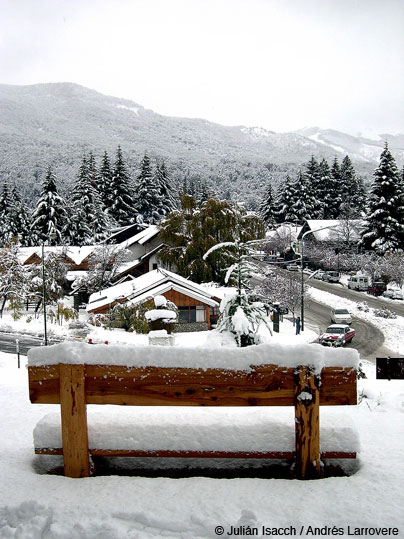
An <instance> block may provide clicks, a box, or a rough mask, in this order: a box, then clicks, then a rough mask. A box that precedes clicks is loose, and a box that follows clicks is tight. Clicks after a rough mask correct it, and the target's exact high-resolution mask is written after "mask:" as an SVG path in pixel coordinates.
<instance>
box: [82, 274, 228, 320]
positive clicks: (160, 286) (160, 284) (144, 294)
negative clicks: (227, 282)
mask: <svg viewBox="0 0 404 539" xmlns="http://www.w3.org/2000/svg"><path fill="white" fill-rule="evenodd" d="M168 290H176V291H178V292H181V293H182V294H185V295H187V296H190V297H193V298H195V299H197V300H199V301H201V302H203V303H206V304H207V305H211V306H212V307H216V306H218V303H217V301H215V300H214V299H212V295H211V294H210V293H209V292H207V291H206V290H205V289H204V288H202V286H200V285H199V284H197V283H194V282H193V281H189V280H188V279H185V278H184V277H181V276H180V275H177V274H176V273H173V272H171V271H168V270H166V269H162V268H158V269H156V270H153V271H149V272H148V273H145V274H144V275H141V276H140V277H137V278H136V279H133V280H132V281H127V282H123V283H121V284H118V285H115V286H111V287H109V288H106V289H104V290H101V291H100V292H95V293H94V294H91V296H90V298H89V302H88V306H87V311H88V312H91V311H93V310H95V309H100V308H101V307H105V306H108V305H112V304H113V303H116V302H117V301H120V300H123V299H126V300H128V301H130V302H131V303H142V302H143V301H145V300H146V299H148V298H153V297H154V296H157V295H160V294H162V293H163V292H167V291H168Z"/></svg>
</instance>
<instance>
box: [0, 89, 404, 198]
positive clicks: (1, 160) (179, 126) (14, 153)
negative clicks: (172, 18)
mask: <svg viewBox="0 0 404 539" xmlns="http://www.w3.org/2000/svg"><path fill="white" fill-rule="evenodd" d="M313 129H314V130H313ZM313 129H309V130H302V131H299V132H294V133H274V132H272V131H267V130H265V129H262V128H247V127H243V126H237V127H225V126H222V125H219V124H215V123H212V122H208V121H206V120H202V119H187V118H175V117H167V116H162V115H159V114H157V113H155V112H153V111H151V110H147V109H145V108H144V107H142V106H141V105H139V104H137V103H135V102H133V101H128V100H125V99H119V98H115V97H110V96H105V95H102V94H100V93H98V92H96V91H94V90H90V89H87V88H84V87H82V86H79V85H76V84H72V83H57V84H37V85H32V86H12V85H0V180H3V181H4V180H8V181H11V182H14V181H15V182H16V183H17V185H18V186H19V187H20V188H21V190H22V191H23V193H24V194H25V196H26V197H27V198H31V199H32V198H33V197H35V196H36V194H37V192H38V186H39V181H40V178H41V176H42V174H43V173H44V171H45V170H46V167H47V166H48V165H49V164H52V165H53V167H54V170H55V172H56V174H57V178H58V181H59V184H60V186H61V190H62V191H63V190H64V189H66V187H67V186H68V185H69V184H70V183H71V181H72V180H73V178H74V177H75V175H76V173H77V170H78V165H79V162H80V159H81V156H82V155H83V153H84V152H87V151H89V150H92V151H93V152H94V154H95V155H96V157H97V158H99V157H100V156H101V154H102V153H103V152H104V150H107V151H108V152H109V153H110V155H111V157H113V156H114V153H115V151H116V148H117V146H118V145H120V146H121V147H122V150H123V152H124V156H125V159H126V161H127V163H128V164H129V166H130V169H131V174H132V177H133V178H135V177H136V175H137V173H138V166H139V162H140V159H141V157H142V156H143V154H144V152H145V151H147V152H148V154H149V155H151V156H152V157H160V158H164V159H165V160H166V162H167V165H168V167H169V169H170V170H171V173H172V175H173V177H174V179H176V180H177V181H178V183H180V182H182V180H183V177H184V175H185V174H187V173H188V174H189V175H190V176H192V175H196V176H200V177H202V178H206V179H207V180H208V182H209V184H210V185H211V186H212V187H214V188H215V189H217V190H218V192H219V193H220V194H221V195H223V196H229V195H231V196H232V197H234V198H235V197H238V198H239V199H242V200H245V201H246V202H247V203H248V204H249V206H251V207H253V206H254V205H255V203H256V201H257V200H259V195H260V193H261V192H262V190H263V187H264V185H265V184H266V183H267V181H269V179H271V180H272V181H273V182H274V183H277V181H278V180H279V179H280V178H281V177H283V176H284V174H285V173H286V172H287V171H289V172H292V173H293V172H294V171H295V170H296V169H297V167H298V166H299V165H300V164H302V163H304V162H306V161H308V160H309V159H310V157H311V156H312V155H314V156H316V157H318V158H321V157H325V158H327V159H328V160H330V161H331V160H332V159H333V158H334V157H335V156H337V157H338V158H343V157H344V155H346V154H350V155H351V157H352V158H353V161H354V162H355V164H356V165H357V167H358V171H359V172H360V173H361V174H364V175H365V176H367V177H368V178H369V177H370V176H369V175H370V174H371V172H372V170H373V168H374V167H375V164H376V162H377V160H378V156H379V155H380V151H381V148H382V145H383V141H384V138H382V139H380V140H377V141H375V140H367V139H360V140H359V139H356V138H355V137H350V136H348V135H344V134H342V133H338V132H334V131H333V132H332V131H321V130H318V129H317V128H313ZM383 137H384V136H383ZM393 138H394V141H395V146H396V147H395V148H392V149H393V153H394V154H395V155H396V156H397V157H399V158H400V160H403V159H404V137H403V136H401V138H400V137H393ZM389 140H390V139H389Z"/></svg>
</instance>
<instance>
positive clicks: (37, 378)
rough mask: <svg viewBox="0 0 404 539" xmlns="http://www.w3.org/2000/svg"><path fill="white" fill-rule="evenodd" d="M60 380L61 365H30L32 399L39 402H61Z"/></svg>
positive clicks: (30, 396)
mask: <svg viewBox="0 0 404 539" xmlns="http://www.w3.org/2000/svg"><path fill="white" fill-rule="evenodd" d="M59 382H60V380H59V365H46V366H41V367H28V383H29V398H30V401H31V402H32V403H38V404H59V403H60V384H59Z"/></svg>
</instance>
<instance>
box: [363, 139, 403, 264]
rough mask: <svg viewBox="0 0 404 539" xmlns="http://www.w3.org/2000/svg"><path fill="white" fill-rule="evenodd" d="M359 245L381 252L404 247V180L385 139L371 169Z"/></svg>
mask: <svg viewBox="0 0 404 539" xmlns="http://www.w3.org/2000/svg"><path fill="white" fill-rule="evenodd" d="M361 245H362V246H363V247H364V248H365V249H372V250H375V251H376V252H378V253H380V254H383V253H386V252H388V251H396V250H397V249H403V248H404V182H403V179H402V178H401V176H400V174H399V172H398V168H397V165H396V162H395V160H394V157H393V156H392V154H391V152H390V150H389V148H388V145H387V142H386V144H385V147H384V150H383V152H382V154H381V156H380V164H379V166H378V167H377V168H376V170H375V172H374V177H373V184H372V188H371V192H370V196H369V215H368V217H367V220H366V226H365V229H364V232H363V236H362V241H361Z"/></svg>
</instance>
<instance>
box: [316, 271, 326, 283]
mask: <svg viewBox="0 0 404 539" xmlns="http://www.w3.org/2000/svg"><path fill="white" fill-rule="evenodd" d="M324 273H325V271H323V270H318V272H317V273H316V274H315V276H314V278H315V279H320V281H322V279H323V275H324Z"/></svg>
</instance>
